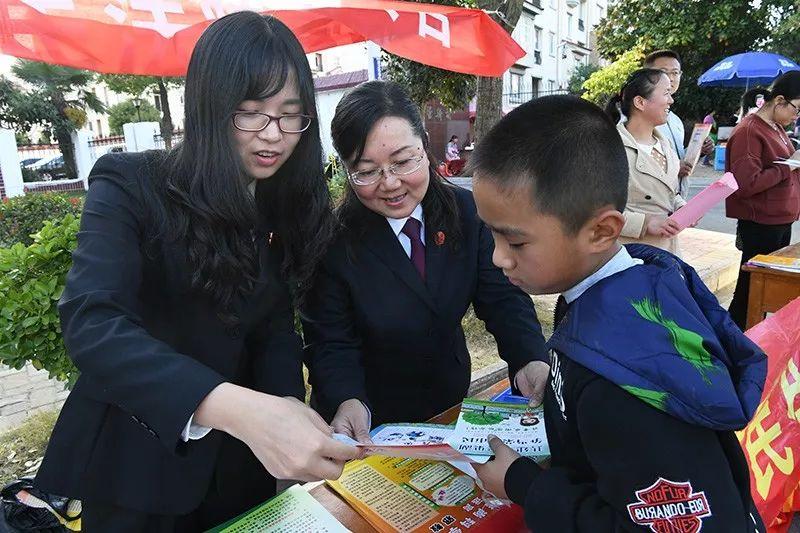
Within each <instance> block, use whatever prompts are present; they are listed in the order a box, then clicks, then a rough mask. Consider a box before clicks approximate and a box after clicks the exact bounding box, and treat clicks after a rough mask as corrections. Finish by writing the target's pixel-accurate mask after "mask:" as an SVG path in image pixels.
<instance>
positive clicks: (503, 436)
mask: <svg viewBox="0 0 800 533" xmlns="http://www.w3.org/2000/svg"><path fill="white" fill-rule="evenodd" d="M489 435H495V436H496V437H499V438H500V440H502V441H503V442H504V443H506V445H508V446H509V447H511V448H512V449H514V450H515V451H516V452H517V453H519V454H520V455H524V456H526V457H531V458H533V459H534V460H536V461H544V460H546V459H548V458H549V457H550V446H549V445H548V443H547V432H546V430H545V425H544V411H543V409H542V407H541V406H540V407H536V408H530V407H528V406H527V405H521V404H518V403H499V402H491V401H484V400H477V399H474V398H466V399H465V400H464V402H463V403H462V404H461V412H460V413H459V415H458V422H456V428H455V430H454V431H453V434H452V435H451V436H450V438H449V439H448V442H449V443H450V445H451V446H452V447H453V448H455V449H456V450H457V451H458V452H460V453H463V454H465V455H467V456H468V457H469V458H470V459H472V460H473V461H474V462H477V463H485V462H486V461H488V460H489V458H490V457H491V456H493V455H494V452H493V451H492V449H491V448H490V447H489V440H488V437H489Z"/></svg>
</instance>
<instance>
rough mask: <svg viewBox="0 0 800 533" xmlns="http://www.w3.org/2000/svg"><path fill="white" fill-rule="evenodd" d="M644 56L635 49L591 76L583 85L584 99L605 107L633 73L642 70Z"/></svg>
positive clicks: (640, 50) (640, 51) (639, 49)
mask: <svg viewBox="0 0 800 533" xmlns="http://www.w3.org/2000/svg"><path fill="white" fill-rule="evenodd" d="M643 58H644V54H643V53H642V49H641V48H639V47H635V48H633V49H632V50H628V51H627V52H625V53H624V54H622V55H621V56H620V57H619V58H618V59H617V60H616V61H614V62H613V63H611V64H610V65H608V66H607V67H604V68H602V69H600V70H598V71H596V72H594V73H593V74H591V75H590V76H589V78H588V79H587V80H586V81H585V82H584V83H583V91H584V93H583V97H584V98H585V99H587V100H589V101H590V102H594V103H595V104H597V105H599V106H600V107H603V106H604V105H606V103H607V102H608V100H609V99H610V98H611V96H612V95H615V94H617V93H618V92H619V90H620V88H621V87H622V84H623V83H625V80H626V79H627V78H628V76H629V75H630V73H631V72H633V71H634V70H636V69H638V68H640V66H641V64H642V59H643Z"/></svg>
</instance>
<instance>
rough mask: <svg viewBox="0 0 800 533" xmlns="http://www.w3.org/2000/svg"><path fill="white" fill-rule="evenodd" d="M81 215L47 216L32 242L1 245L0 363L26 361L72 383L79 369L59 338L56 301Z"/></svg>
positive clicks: (19, 364) (12, 364)
mask: <svg viewBox="0 0 800 533" xmlns="http://www.w3.org/2000/svg"><path fill="white" fill-rule="evenodd" d="M78 227H79V218H78V217H76V216H74V215H72V214H68V215H66V216H64V217H62V218H61V219H59V220H57V221H47V222H45V223H44V226H43V227H42V229H41V230H40V231H39V232H38V233H37V234H35V235H34V238H33V242H32V243H31V244H30V245H27V246H26V245H25V244H23V243H17V244H15V245H13V246H11V247H10V248H0V363H3V364H5V365H8V366H10V367H12V368H17V369H19V368H22V367H23V366H24V365H25V363H26V362H27V361H30V362H31V364H32V365H33V366H34V367H35V368H37V369H45V370H47V371H48V372H49V373H50V377H52V378H56V379H59V380H61V381H67V382H68V383H69V384H72V383H74V380H75V379H77V376H78V372H77V370H76V369H75V367H74V365H73V364H72V361H71V360H70V359H69V357H67V353H66V349H65V347H64V342H63V340H62V338H61V324H60V322H59V318H58V310H57V307H56V305H57V303H58V299H59V298H60V297H61V293H62V292H63V290H64V280H65V278H66V276H67V272H68V271H69V269H70V267H71V266H72V255H71V254H72V251H73V250H74V249H75V246H76V244H77V233H78Z"/></svg>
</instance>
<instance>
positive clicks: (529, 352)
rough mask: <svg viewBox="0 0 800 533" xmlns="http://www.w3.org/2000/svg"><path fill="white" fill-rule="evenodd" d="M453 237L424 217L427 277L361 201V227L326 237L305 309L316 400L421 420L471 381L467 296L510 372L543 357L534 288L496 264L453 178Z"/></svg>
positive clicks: (387, 418) (324, 405) (382, 417)
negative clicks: (455, 240)
mask: <svg viewBox="0 0 800 533" xmlns="http://www.w3.org/2000/svg"><path fill="white" fill-rule="evenodd" d="M453 190H454V192H455V195H456V199H457V203H458V208H459V210H460V221H461V231H462V234H463V237H462V240H461V242H460V243H459V246H458V248H457V249H456V250H454V249H453V248H452V247H451V246H449V245H448V242H447V235H446V234H445V235H444V243H443V244H438V243H437V234H439V232H443V231H444V230H443V228H434V227H431V226H430V224H429V223H427V222H426V224H425V243H426V244H425V277H426V280H427V282H423V280H422V278H421V277H420V276H419V274H418V273H417V271H416V270H415V269H414V266H413V264H412V263H411V261H410V260H409V258H408V256H407V255H406V254H405V252H404V251H403V248H402V246H401V245H400V242H399V241H398V240H397V237H396V236H395V234H394V232H393V231H392V229H391V227H390V226H389V224H388V223H387V222H386V219H385V218H384V217H382V216H380V215H378V214H376V213H373V212H371V211H368V210H366V209H364V211H365V212H366V213H364V216H365V224H366V227H367V233H366V235H365V236H364V238H363V239H357V242H353V243H352V244H353V247H352V249H349V250H348V247H347V246H346V245H345V239H346V238H347V237H348V235H347V234H342V235H341V236H340V238H339V239H338V241H337V243H336V244H335V245H334V246H332V247H331V249H330V251H329V252H328V254H327V256H326V259H325V261H324V262H323V266H322V268H321V269H320V272H319V273H318V275H317V278H316V280H315V285H314V288H313V290H311V291H310V293H309V296H308V297H307V303H306V305H305V306H304V309H303V314H302V316H303V318H304V321H303V332H304V336H305V341H306V363H307V365H308V366H309V370H310V380H311V383H312V387H313V401H314V405H315V407H317V409H318V410H319V411H320V412H321V414H323V416H325V417H328V418H330V417H332V416H333V414H334V413H335V412H336V409H337V407H338V406H339V404H340V403H341V402H343V401H344V400H347V399H350V398H358V399H360V400H361V401H363V402H365V403H366V404H367V405H369V407H370V409H371V411H372V417H373V418H372V420H373V425H378V424H381V423H384V422H419V421H424V420H427V419H428V418H430V417H431V416H434V415H436V414H438V413H440V412H442V411H444V410H445V409H447V408H449V407H451V406H452V405H454V404H456V403H458V402H460V401H461V400H462V399H463V398H464V395H465V394H466V393H467V389H468V388H469V383H470V375H471V372H470V357H469V353H468V351H467V345H466V341H465V339H464V331H463V329H462V328H461V319H462V318H464V314H465V313H466V311H467V309H468V307H469V305H470V304H473V305H474V308H475V312H476V314H477V315H478V317H479V318H481V319H482V320H483V321H484V322H485V323H486V327H487V329H488V330H489V332H491V333H492V334H493V335H494V337H495V339H496V340H497V345H498V349H499V352H500V356H501V357H502V358H503V359H505V360H506V361H507V362H508V364H509V374H510V375H511V376H513V375H514V374H515V373H516V372H517V370H519V369H520V368H522V367H523V366H525V365H526V364H527V363H528V362H530V361H532V360H541V361H549V358H548V356H547V352H546V350H545V347H544V339H543V337H542V332H541V327H540V325H539V322H538V320H537V319H536V311H535V310H534V306H533V302H532V300H531V297H530V296H529V295H527V294H525V293H524V292H523V291H522V290H520V289H518V288H517V287H515V286H513V285H511V283H509V281H508V279H507V278H506V277H505V276H504V275H503V273H502V271H501V270H499V269H498V268H497V267H495V266H494V265H493V264H492V252H493V250H494V241H493V240H492V235H491V233H490V231H489V230H488V228H487V227H486V226H485V225H484V224H483V222H481V220H480V219H479V218H478V216H477V211H476V208H475V202H474V200H473V199H472V193H470V192H469V191H467V190H465V189H461V188H457V187H454V188H453Z"/></svg>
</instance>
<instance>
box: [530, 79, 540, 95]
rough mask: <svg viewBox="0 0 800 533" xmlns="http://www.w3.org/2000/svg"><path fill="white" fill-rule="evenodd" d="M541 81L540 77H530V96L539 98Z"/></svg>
mask: <svg viewBox="0 0 800 533" xmlns="http://www.w3.org/2000/svg"><path fill="white" fill-rule="evenodd" d="M541 82H542V80H541V79H540V78H536V77H533V78H531V97H532V98H539V84H540V83H541Z"/></svg>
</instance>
